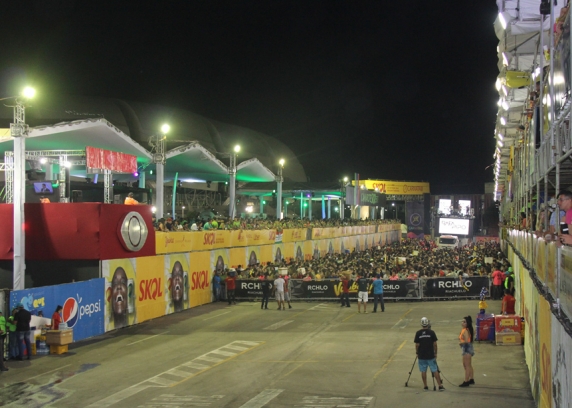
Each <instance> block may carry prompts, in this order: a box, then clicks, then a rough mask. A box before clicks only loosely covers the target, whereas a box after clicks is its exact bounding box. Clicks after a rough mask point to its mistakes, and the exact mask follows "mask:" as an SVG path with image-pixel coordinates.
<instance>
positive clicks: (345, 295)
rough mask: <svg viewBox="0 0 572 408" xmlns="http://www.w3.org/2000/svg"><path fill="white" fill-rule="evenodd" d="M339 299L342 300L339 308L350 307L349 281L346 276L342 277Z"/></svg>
mask: <svg viewBox="0 0 572 408" xmlns="http://www.w3.org/2000/svg"><path fill="white" fill-rule="evenodd" d="M348 273H349V272H348ZM340 297H341V300H342V304H341V307H344V306H346V307H350V280H349V278H348V275H347V274H344V275H342V293H341V296H340Z"/></svg>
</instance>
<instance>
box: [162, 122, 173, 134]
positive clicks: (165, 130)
mask: <svg viewBox="0 0 572 408" xmlns="http://www.w3.org/2000/svg"><path fill="white" fill-rule="evenodd" d="M169 130H171V126H169V125H168V124H166V123H165V124H164V125H163V126H161V133H163V134H164V135H166V134H167V133H169Z"/></svg>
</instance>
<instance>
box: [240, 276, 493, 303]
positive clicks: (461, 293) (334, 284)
mask: <svg viewBox="0 0 572 408" xmlns="http://www.w3.org/2000/svg"><path fill="white" fill-rule="evenodd" d="M290 282H291V286H292V287H291V292H290V296H291V298H292V299H323V300H332V299H337V298H339V297H340V295H341V293H342V283H341V282H340V281H339V280H319V281H317V280H312V281H303V280H300V279H290ZM463 285H464V286H463ZM483 286H485V287H486V288H487V289H488V288H489V278H487V277H471V278H466V279H465V281H464V282H463V284H460V282H459V280H458V279H453V278H435V279H427V280H425V279H414V280H411V279H404V280H393V281H392V280H384V282H383V297H384V299H422V298H477V297H479V294H480V291H481V288H482V287H483ZM371 290H372V286H371V284H370V286H369V293H370V294H371V293H372V291H371ZM357 292H358V287H357V283H356V282H352V284H351V286H350V291H349V295H350V298H357ZM235 294H236V298H237V299H255V298H259V297H260V296H261V294H262V292H261V289H260V280H258V279H242V280H238V281H237V289H236V292H235Z"/></svg>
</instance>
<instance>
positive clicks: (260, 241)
mask: <svg viewBox="0 0 572 408" xmlns="http://www.w3.org/2000/svg"><path fill="white" fill-rule="evenodd" d="M244 233H245V234H246V242H247V245H248V246H251V245H272V244H274V243H275V242H276V230H252V231H251V230H247V231H244Z"/></svg>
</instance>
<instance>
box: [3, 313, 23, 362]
mask: <svg viewBox="0 0 572 408" xmlns="http://www.w3.org/2000/svg"><path fill="white" fill-rule="evenodd" d="M17 311H18V308H14V309H12V314H11V315H10V316H9V317H8V320H7V321H6V326H7V328H8V360H15V359H16V358H17V357H18V356H19V355H20V348H19V347H18V334H17V333H16V323H14V316H15V315H16V312H17Z"/></svg>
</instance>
